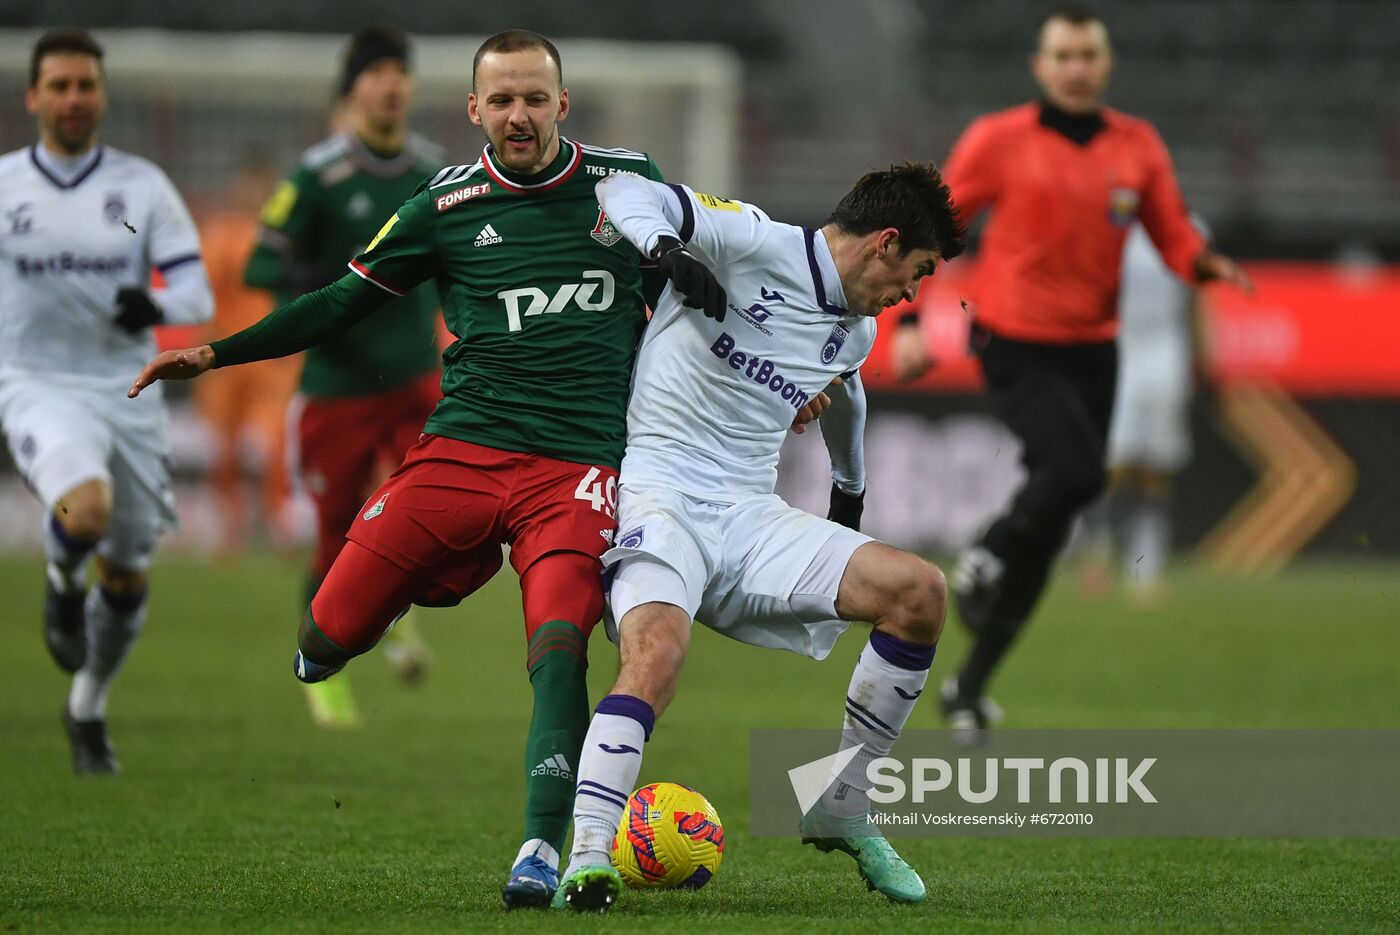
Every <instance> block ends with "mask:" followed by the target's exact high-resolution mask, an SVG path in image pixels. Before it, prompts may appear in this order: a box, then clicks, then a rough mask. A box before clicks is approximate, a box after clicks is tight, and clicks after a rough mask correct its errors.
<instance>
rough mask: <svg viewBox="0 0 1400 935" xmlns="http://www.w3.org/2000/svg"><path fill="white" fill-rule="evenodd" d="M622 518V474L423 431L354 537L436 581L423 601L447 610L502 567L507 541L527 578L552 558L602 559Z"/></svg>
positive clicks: (360, 518)
mask: <svg viewBox="0 0 1400 935" xmlns="http://www.w3.org/2000/svg"><path fill="white" fill-rule="evenodd" d="M616 512H617V471H616V470H615V469H614V468H610V467H604V466H602V465H587V464H577V463H575V462H573V461H560V460H559V459H557V458H551V457H548V456H546V455H540V454H522V453H520V452H516V451H502V450H500V449H499V448H487V447H486V446H484V445H475V444H472V443H471V442H463V441H458V440H456V439H452V438H444V437H442V436H440V435H424V436H423V439H422V441H420V442H419V443H418V444H417V445H415V446H414V447H413V448H412V449H411V450H410V451H409V452H408V456H407V457H406V458H404V461H403V464H402V465H401V466H400V467H399V469H398V470H397V471H395V472H394V473H393V475H392V476H391V477H390V478H389V479H388V480H386V481H385V482H384V484H383V486H381V487H380V488H379V489H378V490H376V491H375V492H374V493H373V494H372V495H370V498H369V500H367V501H366V502H365V504H364V508H363V509H362V510H361V511H360V512H359V514H358V515H357V516H356V517H355V521H354V523H353V524H352V525H351V526H350V531H349V532H348V533H347V534H346V538H348V539H350V540H351V541H353V542H357V543H359V544H360V545H362V546H364V547H365V548H366V549H369V550H370V551H371V552H374V553H375V554H377V555H380V556H382V557H383V558H385V559H387V560H389V561H391V562H393V563H394V564H395V565H397V566H399V567H400V568H402V569H404V570H405V571H408V572H411V573H413V574H415V575H418V576H419V577H422V578H424V579H425V580H427V581H428V582H430V583H431V585H432V587H430V588H429V590H428V592H427V593H425V594H424V596H423V597H422V598H420V599H419V600H418V603H420V604H431V605H444V606H447V605H452V604H456V603H457V602H458V601H460V600H461V599H462V598H464V597H466V596H467V595H468V594H471V593H472V592H473V591H475V590H476V589H477V588H479V587H481V586H482V585H483V584H485V583H486V582H487V581H489V580H491V577H492V576H493V575H495V573H496V572H497V571H498V570H500V567H501V545H502V544H503V543H505V544H509V545H510V564H511V566H512V567H513V568H514V569H515V570H516V572H517V573H519V574H520V575H522V576H523V575H524V574H525V572H526V570H527V569H529V567H530V566H531V565H533V564H534V563H535V562H536V561H537V560H538V559H540V558H541V557H543V556H545V555H548V554H549V553H551V552H579V553H582V554H584V555H588V556H590V557H592V558H594V559H601V557H602V554H603V552H605V551H606V550H607V549H608V547H609V546H610V545H611V544H612V537H613V534H614V533H615V532H616V531H617V518H616ZM601 586H602V585H601V582H600V584H599V587H601Z"/></svg>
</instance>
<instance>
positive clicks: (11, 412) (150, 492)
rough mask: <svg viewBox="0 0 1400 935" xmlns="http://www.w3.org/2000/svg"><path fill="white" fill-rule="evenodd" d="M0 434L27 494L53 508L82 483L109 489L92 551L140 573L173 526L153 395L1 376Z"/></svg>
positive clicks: (165, 453)
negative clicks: (103, 529)
mask: <svg viewBox="0 0 1400 935" xmlns="http://www.w3.org/2000/svg"><path fill="white" fill-rule="evenodd" d="M0 429H3V431H4V433H5V438H6V441H7V443H8V445H9V449H10V455H11V456H12V457H13V458H14V460H15V464H16V465H17V466H18V467H19V470H20V473H21V475H23V477H24V479H25V482H26V483H27V484H28V485H29V489H30V490H32V491H34V493H35V495H36V496H37V497H38V498H39V500H40V501H41V502H42V503H43V504H44V508H45V509H46V510H49V511H51V510H53V509H54V507H55V505H57V503H58V502H59V500H60V498H62V497H63V495H64V494H66V493H68V492H69V491H70V490H72V489H73V488H75V487H77V486H78V485H79V484H82V483H84V482H86V481H91V480H100V481H105V482H106V483H107V484H108V485H110V486H111V488H112V518H111V521H110V522H109V523H108V526H107V534H106V535H105V536H104V537H103V539H102V541H101V542H100V543H99V544H98V554H100V555H102V556H103V557H104V558H106V559H107V560H108V561H110V562H112V564H114V565H116V566H118V567H120V568H126V569H130V570H133V571H141V570H144V569H145V568H146V567H147V566H148V565H149V564H150V560H151V554H152V553H153V552H154V551H155V545H156V538H157V537H158V535H159V533H160V531H161V530H162V529H165V528H167V527H169V526H173V525H175V521H176V516H175V497H174V494H173V492H172V491H171V489H170V459H169V446H168V444H167V440H166V423H165V407H164V405H163V404H162V403H161V401H160V399H159V397H156V398H153V399H151V400H150V401H146V400H144V399H141V398H138V399H134V400H129V399H127V398H126V396H125V393H114V392H113V391H111V390H109V389H100V388H96V387H85V386H75V385H71V384H65V383H55V382H49V381H43V382H39V381H35V380H30V379H16V378H14V377H8V376H7V377H3V378H0Z"/></svg>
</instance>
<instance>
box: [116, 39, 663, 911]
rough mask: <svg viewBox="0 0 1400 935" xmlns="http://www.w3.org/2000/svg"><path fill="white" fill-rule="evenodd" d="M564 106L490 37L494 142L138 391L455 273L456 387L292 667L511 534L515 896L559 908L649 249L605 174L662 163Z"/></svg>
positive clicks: (279, 343)
mask: <svg viewBox="0 0 1400 935" xmlns="http://www.w3.org/2000/svg"><path fill="white" fill-rule="evenodd" d="M568 112H569V93H568V90H567V89H566V88H565V87H564V83H563V70H562V67H561V64H560V60H559V52H558V50H557V49H555V47H554V45H553V44H552V43H550V42H549V40H547V39H545V38H544V37H543V36H540V35H538V34H536V33H532V32H528V31H526V30H508V31H506V32H503V33H498V34H497V35H495V36H492V37H491V38H489V39H487V40H486V42H485V43H483V45H482V46H481V48H480V49H479V50H478V52H477V55H476V58H475V59H474V60H473V63H472V92H471V94H470V95H469V96H468V99H467V114H468V117H469V119H470V120H471V121H472V123H474V124H476V125H478V126H480V127H481V128H482V130H483V131H484V132H485V134H486V137H487V140H488V141H489V145H488V146H487V147H486V150H485V152H484V153H483V154H482V156H481V158H480V159H479V160H477V161H476V162H474V163H471V164H468V165H461V166H449V167H448V168H446V169H443V170H442V171H441V172H439V173H437V175H436V176H434V177H433V178H431V179H429V180H428V181H425V182H424V183H423V184H421V185H419V186H418V189H417V191H416V192H414V193H413V195H412V197H410V198H408V199H407V200H406V201H404V203H403V204H402V205H401V206H399V208H398V211H397V213H394V214H392V215H391V216H389V219H388V221H387V223H383V226H382V227H381V228H380V230H379V233H378V234H377V235H376V236H375V237H374V238H373V239H372V240H371V241H370V242H369V245H368V246H366V247H365V248H364V250H363V252H361V253H360V254H359V255H358V256H357V257H356V258H355V259H354V260H353V261H352V262H351V264H350V267H351V270H352V272H351V273H349V274H347V275H345V276H343V277H341V278H339V279H338V280H336V281H335V282H334V283H332V284H331V285H330V286H328V287H326V288H322V289H318V290H316V291H314V292H311V293H309V294H307V295H303V296H302V297H300V298H298V299H296V300H294V301H292V302H290V303H289V304H286V305H284V306H282V307H281V308H279V309H278V310H277V311H275V312H273V313H272V315H270V316H268V317H267V318H266V319H264V320H263V321H262V322H260V323H259V324H257V325H254V326H253V327H252V328H250V329H248V330H246V331H243V332H241V333H239V334H236V335H233V336H231V337H229V338H227V339H225V340H223V341H218V342H215V343H214V345H213V346H209V345H206V346H204V347H200V348H192V349H187V350H181V351H169V352H166V353H164V354H161V355H160V356H158V357H157V358H156V359H155V360H154V361H153V362H152V363H151V364H149V365H148V366H147V367H146V368H145V370H143V371H141V373H140V375H139V376H138V378H137V380H136V383H135V384H134V385H133V386H132V388H131V392H132V393H133V394H138V393H140V391H141V390H142V388H144V387H146V386H148V385H150V384H151V383H152V382H154V381H155V380H159V379H187V378H190V377H194V376H197V375H199V374H200V373H203V372H205V371H206V370H208V369H210V368H211V367H213V366H215V365H216V364H217V365H218V366H220V367H226V366H231V365H233V364H239V363H247V362H249V361H253V360H260V359H265V358H269V357H278V356H283V355H286V354H291V353H294V352H296V351H299V350H302V349H304V348H308V347H312V346H314V345H317V344H318V343H322V342H331V343H335V342H337V341H338V340H339V336H342V335H344V334H345V332H346V329H348V328H350V327H352V326H354V325H355V322H357V321H360V320H362V319H364V318H366V317H367V316H368V315H370V314H371V313H373V312H374V311H375V310H376V309H379V308H380V307H381V306H383V305H385V304H386V302H391V301H394V300H395V299H396V298H397V297H401V296H404V295H406V294H409V293H410V291H411V290H412V289H414V288H415V287H417V286H418V285H419V284H420V283H430V282H432V281H434V280H436V281H437V282H439V283H440V284H441V285H442V288H443V313H444V316H445V318H446V320H447V323H448V325H449V327H450V328H451V330H452V333H453V334H454V335H455V336H456V338H457V341H456V343H454V344H453V345H452V346H451V347H450V348H449V349H448V350H447V352H446V354H445V355H444V362H445V365H446V366H445V372H444V375H443V380H442V387H443V393H444V397H443V399H442V400H441V402H440V403H439V404H438V406H437V409H436V410H435V411H434V412H433V414H432V416H431V417H430V418H429V419H428V421H427V425H426V427H425V428H424V429H423V431H424V432H425V434H424V436H423V438H422V440H421V441H420V442H419V443H418V444H417V445H415V446H414V447H413V449H412V450H411V451H410V452H409V455H408V457H407V458H406V459H405V460H404V463H403V465H402V466H401V467H400V468H399V470H398V471H396V472H395V473H394V474H393V476H392V477H390V478H389V480H388V481H386V482H385V483H384V484H383V485H382V486H381V487H380V488H379V489H378V490H377V491H375V493H374V494H372V495H371V497H370V499H369V501H368V502H367V503H366V504H365V506H364V507H363V509H362V510H360V511H359V515H358V516H357V517H356V518H355V521H354V523H353V524H352V525H351V527H350V531H349V534H348V538H349V541H348V542H347V543H346V544H345V547H344V548H343V549H342V550H341V551H340V554H339V555H338V556H337V557H336V559H335V562H334V564H333V565H332V567H331V570H330V573H329V574H328V575H327V576H326V579H325V581H324V582H323V583H322V585H321V588H320V590H318V591H317V592H316V595H315V597H314V599H313V600H312V602H311V606H310V608H309V609H308V610H307V613H306V617H305V619H304V621H303V623H302V627H301V630H300V633H299V634H298V646H299V649H298V652H297V654H296V658H295V665H296V672H297V676H298V677H299V678H300V679H302V680H303V681H305V682H318V681H321V680H323V679H326V678H328V677H331V676H334V675H335V674H336V673H337V672H339V671H340V669H342V668H343V667H344V666H345V665H346V664H347V663H348V662H349V661H350V660H351V659H353V658H354V657H355V656H357V655H360V654H361V653H364V652H367V651H369V650H370V649H371V648H372V647H373V646H374V645H375V643H376V641H377V640H378V639H379V638H380V636H381V635H382V634H383V633H384V631H385V630H386V628H388V627H389V626H390V625H391V624H392V622H393V621H394V619H395V617H396V616H397V615H398V614H399V613H401V612H402V611H403V609H404V608H405V607H407V606H409V604H411V603H415V602H416V603H420V604H430V605H442V606H450V605H455V604H457V603H458V602H460V601H461V600H462V599H463V598H464V597H466V596H467V595H469V594H471V593H473V592H474V591H476V590H477V589H478V588H480V587H481V586H482V585H484V584H485V583H486V582H487V581H489V580H490V579H491V578H492V577H493V576H494V575H495V573H496V572H497V571H498V570H499V569H500V567H501V561H502V553H501V546H502V544H503V543H509V544H510V547H511V548H510V561H511V565H512V566H513V567H514V568H515V570H516V572H518V573H519V575H520V587H521V597H522V599H523V604H524V616H525V636H526V654H527V667H528V670H529V674H530V684H531V687H532V688H533V690H534V702H535V704H534V713H533V716H532V718H531V721H530V728H529V734H528V736H527V739H526V742H525V783H526V797H525V798H526V803H525V831H524V836H523V843H522V845H521V847H520V850H519V852H518V853H517V855H516V859H515V863H514V865H513V866H512V868H511V872H510V876H509V877H508V880H507V883H506V886H505V888H504V890H503V898H504V900H505V904H506V906H507V907H508V908H516V907H539V906H544V905H547V904H548V903H549V900H550V897H551V896H553V894H554V890H555V888H556V887H557V886H558V882H559V871H558V863H559V851H560V849H561V848H562V847H563V846H564V837H565V834H566V833H567V831H568V822H569V814H570V809H571V807H572V805H573V799H574V781H575V773H574V770H575V769H576V768H577V766H578V757H579V750H580V747H581V745H582V743H583V737H584V734H585V733H586V732H587V730H588V683H587V669H588V660H587V647H588V635H589V633H591V632H592V630H593V627H594V625H595V624H596V623H597V621H598V618H599V616H600V614H601V612H602V607H603V591H602V580H601V573H602V564H601V562H600V560H599V557H600V556H601V555H602V554H603V551H604V550H605V549H606V548H607V547H608V546H609V544H610V543H611V541H612V536H613V532H614V531H615V530H616V528H617V521H616V519H615V517H614V514H615V509H616V504H617V467H618V463H619V462H620V461H621V459H622V449H623V444H624V440H625V430H626V418H625V416H626V407H627V396H628V386H629V381H630V378H631V373H632V361H633V358H634V356H635V353H636V347H637V341H638V339H639V338H640V336H641V333H642V329H643V328H644V326H645V324H646V317H645V308H646V303H645V301H644V297H643V277H642V269H641V264H640V258H639V257H638V254H637V251H636V250H635V249H633V248H632V246H631V245H630V244H628V243H627V242H626V241H625V240H624V239H623V237H622V235H621V234H620V233H619V232H618V231H617V229H616V228H615V227H614V226H613V225H612V224H611V222H609V221H608V220H607V218H606V217H605V216H604V215H603V212H602V210H601V209H600V208H599V207H598V201H597V197H596V195H595V194H594V191H593V185H594V182H596V181H597V179H599V178H601V177H605V176H607V175H609V174H612V173H618V172H632V173H636V174H639V175H644V176H646V177H648V178H657V177H659V175H660V172H659V171H658V170H657V168H656V166H655V164H654V163H652V161H651V159H650V158H649V157H648V156H646V155H645V154H642V153H635V152H631V151H628V150H619V149H600V148H598V147H593V146H587V145H584V144H582V143H578V142H575V141H574V140H569V139H566V138H565V137H563V136H562V135H561V134H560V133H559V123H560V122H561V121H563V120H564V118H565V117H566V116H567V115H568ZM321 171H322V174H323V175H324V172H325V170H324V169H322V170H321ZM273 207H274V208H276V207H278V202H277V201H276V199H274V201H273ZM274 214H276V212H274ZM415 314H416V312H415V310H414V309H411V308H410V309H405V308H403V307H402V306H400V307H399V308H398V309H397V310H396V311H395V312H393V313H391V312H390V311H389V310H388V309H385V310H384V312H383V313H382V314H380V315H379V316H378V318H379V320H381V321H384V322H388V323H401V324H402V325H403V326H404V327H405V328H406V327H407V326H408V325H409V324H410V323H411V322H412V321H413V320H414V319H413V318H412V316H413V315H415ZM402 353H403V354H404V355H409V354H410V353H412V352H411V351H404V352H402ZM308 366H309V362H308ZM476 664H481V660H477V661H476ZM482 753H483V755H490V753H491V751H487V750H483V751H482Z"/></svg>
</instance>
